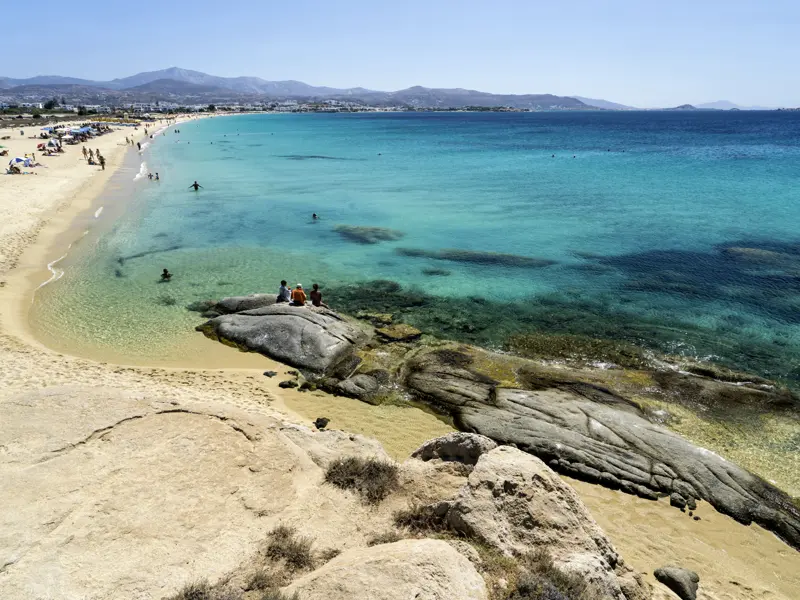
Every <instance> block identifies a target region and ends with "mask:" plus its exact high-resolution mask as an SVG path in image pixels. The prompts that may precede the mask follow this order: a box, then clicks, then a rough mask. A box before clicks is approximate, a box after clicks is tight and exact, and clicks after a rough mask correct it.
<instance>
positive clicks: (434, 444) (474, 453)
mask: <svg viewBox="0 0 800 600" xmlns="http://www.w3.org/2000/svg"><path fill="white" fill-rule="evenodd" d="M495 448H497V443H496V442H494V441H493V440H491V439H489V438H488V437H486V436H485V435H478V434H477V433H464V432H461V431H455V432H453V433H448V434H447V435H443V436H442V437H438V438H434V439H432V440H428V441H427V442H425V443H424V444H422V446H420V447H419V448H417V449H416V450H414V452H413V454H412V455H411V457H412V458H418V459H419V460H426V461H427V460H432V459H435V458H438V459H440V460H445V461H454V462H460V463H464V464H465V465H474V464H475V463H477V462H478V459H479V458H480V457H481V455H483V454H486V453H487V452H489V451H490V450H494V449H495Z"/></svg>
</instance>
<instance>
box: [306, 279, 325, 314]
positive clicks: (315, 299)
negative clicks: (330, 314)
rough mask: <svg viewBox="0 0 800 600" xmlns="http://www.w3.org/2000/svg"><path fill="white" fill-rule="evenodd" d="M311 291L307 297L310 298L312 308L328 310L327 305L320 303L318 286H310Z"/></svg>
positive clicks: (320, 297)
mask: <svg viewBox="0 0 800 600" xmlns="http://www.w3.org/2000/svg"><path fill="white" fill-rule="evenodd" d="M311 287H312V290H311V293H310V294H309V296H310V297H311V304H313V305H314V306H317V307H319V306H321V307H323V308H328V305H327V304H325V303H324V302H323V301H322V292H320V291H319V284H316V283H315V284H314V285H312V286H311Z"/></svg>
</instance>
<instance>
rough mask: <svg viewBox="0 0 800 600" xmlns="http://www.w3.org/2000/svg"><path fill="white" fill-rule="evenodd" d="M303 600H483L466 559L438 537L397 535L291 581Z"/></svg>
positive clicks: (291, 590) (478, 579)
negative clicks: (396, 539) (397, 538)
mask: <svg viewBox="0 0 800 600" xmlns="http://www.w3.org/2000/svg"><path fill="white" fill-rule="evenodd" d="M286 592H287V595H289V596H291V594H293V593H295V592H297V593H298V594H299V596H300V598H302V599H303V600H353V599H355V598H358V599H365V600H366V599H367V598H369V600H409V599H412V598H418V599H419V600H486V597H487V595H486V584H485V583H484V582H483V578H482V577H481V576H480V575H479V574H478V572H477V571H476V570H475V567H474V566H473V565H472V563H470V561H469V560H468V559H467V558H465V557H464V556H463V555H461V554H460V553H459V552H457V551H456V550H455V549H454V548H453V547H452V546H450V544H448V543H447V542H444V541H442V540H430V539H423V540H402V541H400V542H395V543H393V544H382V545H379V546H373V547H371V548H358V549H354V550H347V551H346V552H343V553H342V554H340V555H339V556H337V557H336V558H334V559H333V560H331V561H330V562H329V563H327V564H326V565H325V566H323V567H321V568H319V569H317V570H316V571H314V572H313V573H309V574H308V575H305V576H304V577H301V578H300V579H298V580H296V581H295V582H294V583H292V585H290V586H289V587H288V588H287V590H286Z"/></svg>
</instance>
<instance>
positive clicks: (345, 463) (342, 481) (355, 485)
mask: <svg viewBox="0 0 800 600" xmlns="http://www.w3.org/2000/svg"><path fill="white" fill-rule="evenodd" d="M398 471H399V469H398V467H397V465H396V464H394V463H390V462H386V461H382V460H378V459H375V458H361V457H358V456H348V457H346V458H337V459H336V460H334V461H333V462H332V463H331V464H330V466H329V467H328V470H327V471H326V472H325V481H326V482H327V483H330V484H332V485H335V486H336V487H340V488H342V489H343V490H353V491H354V492H357V493H358V494H360V495H361V497H362V498H363V499H364V501H365V502H368V503H370V504H377V503H378V502H380V501H381V500H383V499H384V498H386V497H387V496H388V495H389V494H391V493H392V492H393V491H394V490H396V489H397V487H398V485H399V483H398V477H397V474H398Z"/></svg>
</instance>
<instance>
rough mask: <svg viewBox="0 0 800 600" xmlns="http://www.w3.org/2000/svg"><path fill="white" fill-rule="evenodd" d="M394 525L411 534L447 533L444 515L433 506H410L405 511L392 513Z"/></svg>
mask: <svg viewBox="0 0 800 600" xmlns="http://www.w3.org/2000/svg"><path fill="white" fill-rule="evenodd" d="M394 524H395V525H396V526H397V527H402V528H403V529H407V530H408V531H410V532H411V533H414V534H419V533H431V532H434V533H441V532H443V531H447V529H448V528H447V523H445V520H444V514H442V513H440V512H439V511H437V507H436V505H435V504H412V505H411V506H409V507H408V508H407V509H405V510H398V511H397V512H396V513H394Z"/></svg>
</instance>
